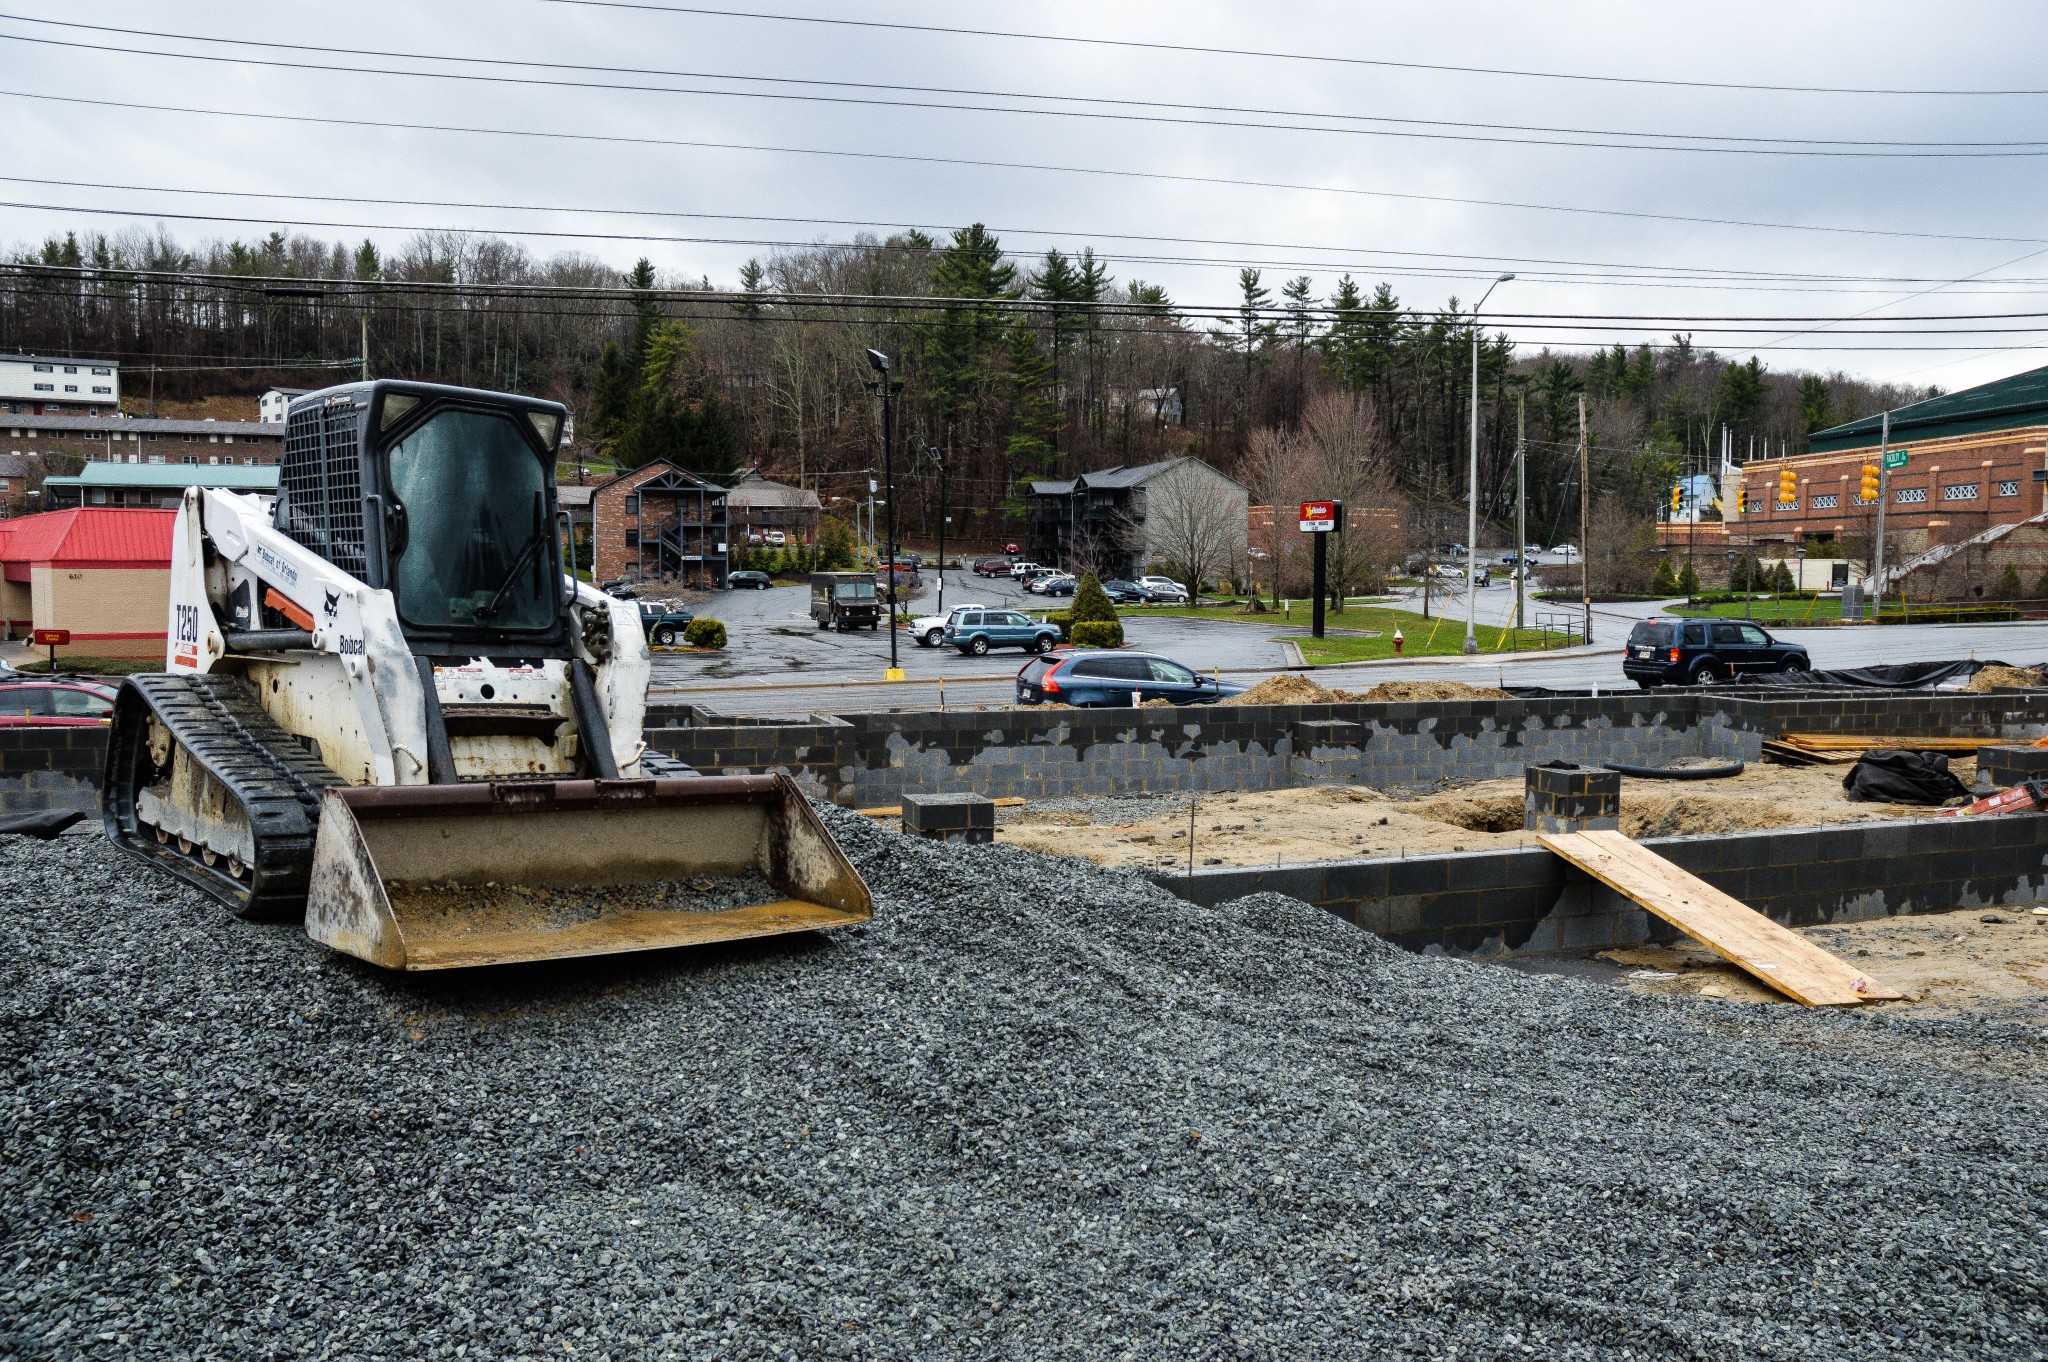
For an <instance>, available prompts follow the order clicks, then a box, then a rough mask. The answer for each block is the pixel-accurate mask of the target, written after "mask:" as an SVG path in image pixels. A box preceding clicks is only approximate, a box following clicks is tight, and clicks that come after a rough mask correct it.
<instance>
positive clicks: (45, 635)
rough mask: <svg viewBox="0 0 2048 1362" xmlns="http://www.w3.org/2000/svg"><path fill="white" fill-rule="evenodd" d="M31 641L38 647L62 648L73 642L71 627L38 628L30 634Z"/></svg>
mask: <svg viewBox="0 0 2048 1362" xmlns="http://www.w3.org/2000/svg"><path fill="white" fill-rule="evenodd" d="M29 642H31V643H33V644H35V645H36V647H38V648H62V647H63V646H64V645H66V644H67V643H69V642H71V631H70V630H69V629H38V630H36V631H35V632H34V633H33V634H30V635H29Z"/></svg>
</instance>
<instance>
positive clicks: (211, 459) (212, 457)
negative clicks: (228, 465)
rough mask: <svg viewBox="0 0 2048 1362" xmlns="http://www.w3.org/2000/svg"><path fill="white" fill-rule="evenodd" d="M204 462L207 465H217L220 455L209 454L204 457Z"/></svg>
mask: <svg viewBox="0 0 2048 1362" xmlns="http://www.w3.org/2000/svg"><path fill="white" fill-rule="evenodd" d="M206 461H207V462H208V463H219V462H220V455H218V454H209V455H207V456H206Z"/></svg>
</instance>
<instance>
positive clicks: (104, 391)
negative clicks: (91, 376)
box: [93, 383, 114, 396]
mask: <svg viewBox="0 0 2048 1362" xmlns="http://www.w3.org/2000/svg"><path fill="white" fill-rule="evenodd" d="M93 391H94V392H96V393H99V394H101V395H102V396H110V395H111V394H112V393H113V391H114V390H113V389H112V388H109V387H108V386H107V385H106V384H104V383H96V384H94V385H93Z"/></svg>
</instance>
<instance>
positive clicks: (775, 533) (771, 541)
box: [761, 530, 789, 549]
mask: <svg viewBox="0 0 2048 1362" xmlns="http://www.w3.org/2000/svg"><path fill="white" fill-rule="evenodd" d="M761 542H763V543H764V544H766V545H767V546H768V547H769V548H771V549H779V548H782V547H783V546H784V545H786V544H788V543H789V536H788V535H786V534H784V533H783V532H782V531H781V530H763V531H762V532H761Z"/></svg>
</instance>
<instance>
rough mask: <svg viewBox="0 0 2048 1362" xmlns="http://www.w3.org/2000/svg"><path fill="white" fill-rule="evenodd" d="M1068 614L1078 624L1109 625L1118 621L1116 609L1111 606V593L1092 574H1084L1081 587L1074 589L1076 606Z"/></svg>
mask: <svg viewBox="0 0 2048 1362" xmlns="http://www.w3.org/2000/svg"><path fill="white" fill-rule="evenodd" d="M1068 613H1069V614H1070V615H1072V616H1073V618H1074V622H1075V623H1077V624H1085V623H1090V622H1096V623H1109V622H1113V621H1114V620H1115V619H1116V607H1115V606H1114V605H1112V604H1110V601H1109V593H1108V592H1106V591H1104V590H1103V589H1102V583H1101V582H1098V581H1096V580H1095V574H1094V573H1092V572H1090V573H1085V574H1083V575H1082V577H1081V585H1079V586H1078V587H1076V588H1074V604H1073V606H1072V607H1071V609H1069V611H1068Z"/></svg>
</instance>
